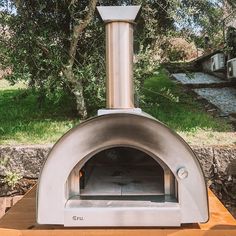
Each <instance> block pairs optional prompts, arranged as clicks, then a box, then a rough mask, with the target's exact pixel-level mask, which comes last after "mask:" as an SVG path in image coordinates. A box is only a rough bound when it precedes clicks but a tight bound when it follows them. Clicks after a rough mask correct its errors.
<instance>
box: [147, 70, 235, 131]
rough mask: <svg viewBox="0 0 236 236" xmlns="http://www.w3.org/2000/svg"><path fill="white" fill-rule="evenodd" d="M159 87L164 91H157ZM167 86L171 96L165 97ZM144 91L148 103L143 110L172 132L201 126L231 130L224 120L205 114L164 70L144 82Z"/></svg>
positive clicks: (212, 129) (193, 99)
mask: <svg viewBox="0 0 236 236" xmlns="http://www.w3.org/2000/svg"><path fill="white" fill-rule="evenodd" d="M163 88H165V90H164V91H161V90H162V89H163ZM168 89H169V91H170V94H171V96H173V99H168V96H165V94H166V93H167V92H166V91H167V90H168ZM144 93H145V95H146V97H147V104H149V103H150V104H151V106H147V107H146V108H144V110H145V111H146V112H148V113H149V114H151V115H152V116H154V117H156V118H157V119H159V120H160V121H162V122H163V123H165V124H167V125H168V126H169V127H171V128H172V129H175V130H176V131H184V132H195V131H196V130H199V129H202V130H209V131H210V130H211V131H219V132H224V131H230V130H231V129H232V127H231V126H230V125H229V124H227V123H226V122H225V120H223V119H219V118H218V119H217V118H214V117H212V116H211V115H210V114H207V113H206V112H205V110H204V109H203V104H201V103H199V102H197V101H196V98H194V97H193V96H192V95H190V94H188V93H186V91H184V89H183V88H182V87H181V86H180V85H177V84H176V83H174V82H173V81H172V80H170V79H169V78H168V76H167V74H166V72H165V71H164V70H160V71H159V72H158V74H157V75H155V76H153V77H151V78H150V79H148V80H146V81H145V86H144ZM163 95H164V96H163ZM176 100H177V101H176Z"/></svg>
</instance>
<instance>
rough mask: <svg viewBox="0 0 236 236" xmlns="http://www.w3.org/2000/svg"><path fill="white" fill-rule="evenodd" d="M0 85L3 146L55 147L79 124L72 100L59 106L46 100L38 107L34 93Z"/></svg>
mask: <svg viewBox="0 0 236 236" xmlns="http://www.w3.org/2000/svg"><path fill="white" fill-rule="evenodd" d="M0 82H1V84H0V85H1V86H0V87H1V89H0V144H35V143H36V144H42V143H53V142H55V141H56V140H57V139H58V138H59V137H60V136H61V135H62V134H63V133H65V132H66V131H67V130H69V129H70V128H72V127H73V126H74V125H75V124H77V123H79V120H78V119H76V118H75V117H74V115H73V110H72V109H73V108H71V107H72V106H71V100H70V99H69V98H67V97H65V98H62V99H61V102H60V103H59V104H56V105H55V104H54V103H53V102H52V101H50V100H48V99H46V101H45V102H44V104H43V106H42V107H39V105H38V102H37V97H38V94H37V93H36V92H35V91H33V90H29V89H26V88H25V87H24V86H23V85H22V84H20V86H19V87H20V88H19V87H17V86H15V87H11V86H9V85H8V86H7V85H6V81H0Z"/></svg>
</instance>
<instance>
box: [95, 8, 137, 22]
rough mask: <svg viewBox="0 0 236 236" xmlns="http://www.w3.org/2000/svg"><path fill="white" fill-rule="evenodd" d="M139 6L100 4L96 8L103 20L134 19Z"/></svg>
mask: <svg viewBox="0 0 236 236" xmlns="http://www.w3.org/2000/svg"><path fill="white" fill-rule="evenodd" d="M140 8H141V6H100V7H97V10H98V12H99V14H100V16H101V18H102V20H103V21H135V19H136V17H137V15H138V13H139V11H140Z"/></svg>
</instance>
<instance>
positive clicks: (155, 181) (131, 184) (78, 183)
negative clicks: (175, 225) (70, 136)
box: [65, 145, 178, 202]
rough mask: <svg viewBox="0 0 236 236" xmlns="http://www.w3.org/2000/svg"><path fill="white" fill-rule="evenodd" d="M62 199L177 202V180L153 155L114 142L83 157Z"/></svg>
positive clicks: (68, 182)
mask: <svg viewBox="0 0 236 236" xmlns="http://www.w3.org/2000/svg"><path fill="white" fill-rule="evenodd" d="M65 187H66V198H67V199H72V198H77V199H78V198H79V199H83V200H86V199H87V200H90V199H93V200H123V201H124V200H136V201H138V200H140V201H142V200H144V199H145V200H146V201H149V200H150V201H156V202H166V201H169V202H178V187H177V180H176V178H175V176H174V174H173V173H172V171H171V170H170V168H169V167H168V166H167V165H166V164H165V163H164V162H163V161H161V160H160V159H159V158H158V157H157V156H155V155H153V154H152V153H150V152H148V151H147V150H143V149H140V148H137V147H134V146H127V145H115V146H112V147H106V148H102V149H101V150H98V151H97V152H96V153H93V154H91V155H89V156H88V157H85V158H84V159H82V160H81V161H80V162H78V163H77V165H76V166H75V167H74V168H73V170H72V171H71V172H70V175H69V176H68V179H67V182H66V186H65Z"/></svg>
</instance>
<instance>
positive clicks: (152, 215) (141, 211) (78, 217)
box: [64, 200, 181, 227]
mask: <svg viewBox="0 0 236 236" xmlns="http://www.w3.org/2000/svg"><path fill="white" fill-rule="evenodd" d="M180 225H181V216H180V207H179V204H178V203H176V202H164V203H158V202H153V201H137V202H136V201H117V200H115V201H113V200H111V201H107V200H99V201H94V200H69V201H68V202H67V204H66V208H65V210H64V226H71V227H73V226H74V227H105V226H109V227H132V226H135V227H141V226H143V227H151V226H180Z"/></svg>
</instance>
